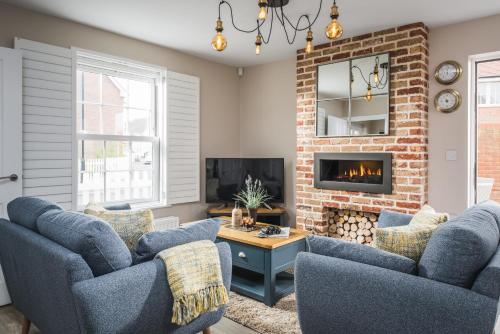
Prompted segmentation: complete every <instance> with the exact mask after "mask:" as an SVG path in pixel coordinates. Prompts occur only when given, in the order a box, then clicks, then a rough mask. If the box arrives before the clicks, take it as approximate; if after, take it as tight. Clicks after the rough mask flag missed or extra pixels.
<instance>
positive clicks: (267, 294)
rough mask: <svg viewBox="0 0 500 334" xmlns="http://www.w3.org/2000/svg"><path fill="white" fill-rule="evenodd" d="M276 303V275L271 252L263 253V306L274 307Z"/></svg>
mask: <svg viewBox="0 0 500 334" xmlns="http://www.w3.org/2000/svg"><path fill="white" fill-rule="evenodd" d="M275 303H276V273H275V272H274V270H273V263H272V252H271V251H267V252H266V253H265V268H264V304H266V305H267V306H274V304H275Z"/></svg>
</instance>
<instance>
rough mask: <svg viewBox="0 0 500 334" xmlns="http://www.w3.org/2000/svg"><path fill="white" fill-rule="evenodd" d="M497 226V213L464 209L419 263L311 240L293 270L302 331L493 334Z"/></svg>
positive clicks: (498, 286) (400, 221) (498, 281)
mask: <svg viewBox="0 0 500 334" xmlns="http://www.w3.org/2000/svg"><path fill="white" fill-rule="evenodd" d="M383 219H389V220H390V219H394V220H395V221H396V225H404V221H406V223H408V222H409V220H410V219H411V216H406V217H405V216H401V215H398V214H390V213H387V212H385V213H384V214H383ZM383 225H384V226H389V225H391V224H390V221H386V222H383ZM470 225H472V226H473V227H474V229H472V228H469V227H470ZM498 226H500V206H498V205H494V206H490V207H484V206H483V207H476V208H473V209H470V210H468V211H467V212H465V213H464V214H463V215H462V216H461V217H457V218H455V219H453V220H451V221H450V222H448V223H446V224H444V225H443V226H440V227H439V228H438V229H437V230H436V232H434V234H433V236H432V237H431V240H430V241H429V244H428V246H427V248H426V250H425V252H424V255H423V257H422V259H421V260H420V263H418V264H417V263H415V262H414V261H413V260H410V259H407V258H403V257H401V256H399V255H395V254H391V253H387V252H384V251H381V250H378V249H375V248H371V247H369V246H364V245H357V244H349V243H346V242H344V241H340V240H336V239H329V238H324V237H315V236H312V237H310V238H309V243H310V252H309V253H300V254H299V255H298V257H297V261H296V266H295V273H296V275H295V279H296V281H295V284H296V298H297V312H298V315H299V322H300V326H301V329H302V332H303V333H304V334H323V333H324V334H327V333H353V334H358V333H359V334H361V333H363V334H364V333H370V334H378V333H380V334H392V333H394V334H396V333H397V334H402V333H408V334H410V333H412V334H414V333H426V334H429V333H430V334H432V333H436V334H438V333H439V334H447V333H449V334H457V333H471V334H472V333H474V334H481V333H484V334H491V333H492V332H493V328H494V324H495V318H496V312H497V304H498V298H499V295H500V248H498V240H499V237H500V234H499V229H498ZM481 229H484V231H481ZM477 230H479V232H477ZM483 232H484V233H483ZM491 235H493V237H491ZM461 236H463V237H461ZM481 238H482V239H481ZM488 238H489V239H488ZM486 239H488V240H486ZM443 248H444V249H443ZM478 250H480V251H478ZM467 252H470V253H471V254H469V255H471V256H468V254H467ZM480 253H484V254H486V255H487V256H486V257H483V256H480ZM454 255H457V256H456V258H455V256H454ZM447 256H450V257H453V258H447ZM436 258H438V261H437V262H433V259H436ZM474 259H475V260H474ZM453 261H455V263H452V262H453ZM466 261H469V264H470V266H468V265H467V263H465V262H466ZM474 261H475V262H474ZM453 266H459V267H456V268H453ZM467 273H468V274H469V276H470V277H465V275H466V274H467ZM443 274H445V275H443ZM455 276H457V277H455ZM452 278H455V279H457V278H458V279H457V280H456V281H455V282H456V283H454V284H451V283H450V282H451V279H452ZM465 278H467V279H465ZM461 279H463V280H461Z"/></svg>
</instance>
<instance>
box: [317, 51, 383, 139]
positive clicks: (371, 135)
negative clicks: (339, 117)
mask: <svg viewBox="0 0 500 334" xmlns="http://www.w3.org/2000/svg"><path fill="white" fill-rule="evenodd" d="M380 55H387V62H388V63H389V66H388V67H387V78H388V82H387V101H388V103H387V111H386V114H387V126H386V128H387V133H384V134H366V135H351V134H348V135H339V136H328V135H324V136H320V135H318V104H319V102H321V101H328V100H336V99H318V96H319V67H320V66H327V65H332V64H337V63H344V62H349V69H352V62H353V61H354V60H357V59H363V58H372V57H377V56H380ZM391 66H392V65H391V53H390V52H379V53H373V54H369V55H362V56H357V57H351V58H346V59H341V60H334V61H331V62H327V63H323V64H318V65H316V111H315V115H314V136H315V137H316V138H350V137H384V136H390V132H391V122H390V110H391V81H392V80H391ZM348 99H349V110H348V127H349V128H348V130H349V132H350V130H351V107H350V105H351V100H352V89H351V88H349V97H348Z"/></svg>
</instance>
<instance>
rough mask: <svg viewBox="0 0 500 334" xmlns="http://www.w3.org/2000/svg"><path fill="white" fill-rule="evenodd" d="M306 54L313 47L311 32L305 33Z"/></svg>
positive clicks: (311, 50)
mask: <svg viewBox="0 0 500 334" xmlns="http://www.w3.org/2000/svg"><path fill="white" fill-rule="evenodd" d="M306 41H307V42H306V54H310V53H311V52H313V50H314V45H313V43H312V41H313V33H312V31H311V30H309V31H308V32H307V38H306Z"/></svg>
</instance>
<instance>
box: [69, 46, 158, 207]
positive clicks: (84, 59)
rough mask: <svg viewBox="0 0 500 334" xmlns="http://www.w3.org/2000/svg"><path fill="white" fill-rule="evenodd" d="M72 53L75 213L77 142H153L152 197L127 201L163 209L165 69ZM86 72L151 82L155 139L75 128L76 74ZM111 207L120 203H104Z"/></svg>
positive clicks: (80, 51) (91, 53)
mask: <svg viewBox="0 0 500 334" xmlns="http://www.w3.org/2000/svg"><path fill="white" fill-rule="evenodd" d="M72 52H73V70H74V80H73V115H74V117H73V161H72V165H73V187H72V188H73V191H72V193H73V194H72V196H73V203H74V207H75V209H77V210H82V209H83V208H84V206H82V205H80V204H79V203H78V184H79V182H78V178H79V166H78V160H79V157H78V142H79V141H80V140H100V141H129V142H130V141H134V142H141V141H142V142H152V143H153V159H156V161H158V168H157V169H156V170H153V187H154V188H153V192H154V193H153V197H154V199H153V200H152V201H147V202H144V201H126V202H128V203H130V204H131V205H132V206H133V207H134V208H158V207H166V206H168V203H167V189H166V187H167V165H166V162H167V145H166V140H167V131H166V130H167V127H166V120H167V101H166V98H167V84H166V78H167V69H166V68H164V67H160V66H156V65H150V64H146V63H142V62H139V61H135V60H130V59H126V58H122V57H116V56H111V55H106V54H103V53H99V52H94V51H89V50H84V49H80V48H75V47H73V48H72ZM80 69H81V70H85V71H90V72H96V73H103V74H110V75H119V76H120V77H123V78H129V79H136V80H137V79H139V80H141V81H148V80H151V81H152V82H153V83H154V87H155V99H156V100H155V109H156V112H155V114H154V131H155V134H154V136H153V137H154V138H152V137H148V136H123V135H100V134H83V133H79V132H78V130H79V129H77V121H76V120H77V117H76V115H77V103H78V101H77V75H76V72H77V71H78V70H80ZM106 203H107V204H112V203H113V204H114V203H120V202H106Z"/></svg>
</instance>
